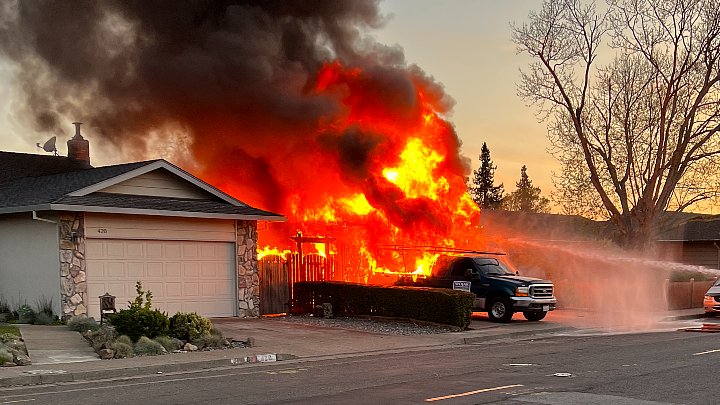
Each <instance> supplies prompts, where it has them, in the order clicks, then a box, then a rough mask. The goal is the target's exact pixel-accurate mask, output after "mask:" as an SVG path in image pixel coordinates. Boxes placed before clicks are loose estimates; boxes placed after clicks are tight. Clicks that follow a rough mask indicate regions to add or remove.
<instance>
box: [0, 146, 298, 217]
mask: <svg viewBox="0 0 720 405" xmlns="http://www.w3.org/2000/svg"><path fill="white" fill-rule="evenodd" d="M5 158H7V160H6V159H5ZM152 170H167V171H170V172H171V173H173V174H175V175H176V176H178V177H180V178H182V179H184V180H185V181H187V182H188V183H190V184H192V185H194V186H196V187H199V188H201V189H203V190H204V191H205V192H207V195H208V198H207V199H190V198H170V197H157V196H139V195H130V194H114V193H106V192H102V191H101V190H102V188H104V187H105V186H107V185H109V184H112V183H113V182H120V181H122V180H125V179H127V178H132V177H133V176H134V175H139V174H143V173H147V172H149V171H152ZM0 174H1V175H2V177H0V214H2V213H17V212H29V211H86V212H107V213H134V214H144V215H164V216H184V217H190V216H197V217H204V218H228V219H246V220H271V221H273V220H274V221H277V220H284V219H285V218H284V217H282V216H281V215H279V214H275V213H272V212H269V211H264V210H260V209H257V208H253V207H251V206H249V205H247V204H245V203H243V202H242V201H239V200H237V199H235V198H233V197H231V196H229V195H227V194H225V193H223V192H222V191H220V190H218V189H216V188H214V187H212V186H210V185H209V184H207V183H205V182H203V181H202V180H200V179H197V178H195V177H193V176H192V175H190V174H189V173H187V172H184V171H182V170H181V169H179V168H178V167H176V166H174V165H172V164H170V163H169V162H167V161H165V160H162V159H158V160H149V161H144V162H134V163H125V164H119V165H112V166H104V167H95V168H94V167H91V166H89V165H88V164H87V163H85V162H79V161H76V160H73V159H68V158H65V157H59V156H42V155H32V154H23V153H13V152H0Z"/></svg>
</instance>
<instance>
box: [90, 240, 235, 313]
mask: <svg viewBox="0 0 720 405" xmlns="http://www.w3.org/2000/svg"><path fill="white" fill-rule="evenodd" d="M234 261H235V257H234V248H233V244H232V243H225V242H190V241H188V242H178V241H153V240H147V241H139V240H132V241H125V240H116V239H97V240H95V239H88V242H87V270H88V271H87V283H88V284H87V285H88V295H89V299H88V303H89V307H88V313H89V316H94V317H96V318H97V317H99V299H98V296H100V295H103V294H104V293H105V292H109V293H110V294H112V295H115V296H116V300H115V304H116V306H117V308H118V309H122V308H127V307H128V301H132V300H134V299H135V295H136V293H135V283H136V282H137V281H142V283H143V288H144V289H146V290H149V291H152V293H153V307H155V308H158V309H160V310H161V311H165V312H167V313H168V315H169V316H172V315H173V314H175V313H176V312H180V311H182V312H197V313H199V314H201V315H204V316H233V315H234V311H235V306H236V299H235V294H236V291H235V270H234V269H235V262H234ZM93 297H94V298H93Z"/></svg>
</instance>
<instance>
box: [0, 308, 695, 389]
mask: <svg viewBox="0 0 720 405" xmlns="http://www.w3.org/2000/svg"><path fill="white" fill-rule="evenodd" d="M701 312H702V309H700V310H699V311H698V309H695V310H691V311H687V310H685V311H674V312H672V313H670V314H668V315H669V316H674V317H687V316H697V315H699V314H700V313H701ZM584 316H585V315H583V313H581V312H578V311H570V310H562V311H560V310H559V311H554V312H553V313H551V314H550V315H549V316H548V319H547V320H545V321H542V322H526V321H522V320H518V321H514V322H512V323H510V324H497V323H492V322H488V321H487V320H485V319H484V318H482V319H479V320H478V319H474V320H473V322H472V324H471V326H470V327H471V330H466V331H462V332H451V333H439V334H432V335H410V336H407V335H389V334H380V333H371V332H361V331H356V330H347V329H339V328H329V327H322V326H308V325H304V324H301V323H298V322H293V321H285V320H282V319H277V318H269V319H268V318H260V319H238V318H219V319H213V324H214V325H215V327H217V328H218V329H220V330H221V331H222V332H223V333H224V335H225V336H226V337H234V338H235V339H236V340H245V339H247V338H248V337H252V338H253V339H254V340H255V345H254V346H253V347H251V348H238V349H227V350H215V351H208V352H192V353H181V354H171V355H164V356H148V357H134V358H130V359H115V360H102V361H100V360H97V361H95V360H96V356H95V357H94V358H92V359H91V360H93V361H84V362H77V361H80V357H81V356H86V357H85V360H90V358H89V357H93V356H92V354H88V352H87V350H88V349H89V346H87V344H86V343H84V340H83V339H82V337H80V335H79V334H78V333H77V332H72V331H70V330H69V329H67V328H65V327H63V326H55V327H40V326H31V325H19V326H20V330H21V333H22V334H23V337H24V338H25V340H26V345H27V347H28V351H29V354H30V358H31V359H32V360H33V365H32V366H25V367H0V387H8V386H14V385H33V384H52V383H60V382H72V381H89V380H103V379H116V378H123V377H125V378H127V377H135V376H142V375H152V374H158V373H170V372H180V371H190V370H203V369H210V368H217V367H229V366H238V365H243V364H248V363H260V362H267V361H270V362H271V361H283V360H291V359H299V361H302V360H311V359H322V358H329V357H343V356H354V355H362V354H373V353H376V354H381V353H388V352H396V351H407V350H427V349H431V348H433V347H441V346H452V345H462V344H481V343H487V342H492V341H496V340H498V339H509V338H517V337H521V336H538V337H540V336H543V335H545V336H549V335H550V334H552V333H558V332H561V331H567V330H572V329H573V327H572V326H569V325H571V323H568V322H566V321H565V320H564V319H567V318H573V317H574V318H578V319H581V318H582V317H584ZM516 319H522V316H520V317H517V318H516ZM43 328H51V329H43ZM78 338H79V339H80V340H78ZM83 345H84V346H83ZM62 351H65V354H63V353H61V352H62ZM83 351H84V354H80V353H82V352H83ZM38 360H39V362H38ZM61 361H62V362H61ZM70 361H75V362H70Z"/></svg>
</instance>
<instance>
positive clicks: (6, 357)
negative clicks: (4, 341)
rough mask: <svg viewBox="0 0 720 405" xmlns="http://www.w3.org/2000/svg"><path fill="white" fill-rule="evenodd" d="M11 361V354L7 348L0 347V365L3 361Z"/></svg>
mask: <svg viewBox="0 0 720 405" xmlns="http://www.w3.org/2000/svg"><path fill="white" fill-rule="evenodd" d="M12 362H13V355H12V353H10V352H9V351H7V349H5V348H0V366H1V365H3V364H5V363H12Z"/></svg>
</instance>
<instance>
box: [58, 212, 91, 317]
mask: <svg viewBox="0 0 720 405" xmlns="http://www.w3.org/2000/svg"><path fill="white" fill-rule="evenodd" d="M59 239H60V300H61V303H62V317H63V319H67V318H71V317H73V316H78V315H87V306H88V297H87V283H86V272H85V271H86V263H85V226H84V215H83V213H73V212H69V213H63V214H61V215H60V221H59Z"/></svg>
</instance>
